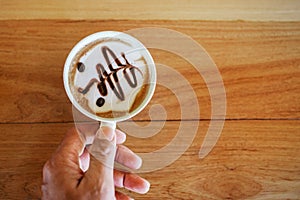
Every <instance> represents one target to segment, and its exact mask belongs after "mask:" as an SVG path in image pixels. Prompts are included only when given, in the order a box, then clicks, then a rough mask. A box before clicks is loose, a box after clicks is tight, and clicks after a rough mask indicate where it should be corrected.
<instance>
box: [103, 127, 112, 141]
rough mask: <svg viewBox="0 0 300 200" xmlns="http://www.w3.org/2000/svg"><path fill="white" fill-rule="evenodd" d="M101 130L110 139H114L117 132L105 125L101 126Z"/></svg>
mask: <svg viewBox="0 0 300 200" xmlns="http://www.w3.org/2000/svg"><path fill="white" fill-rule="evenodd" d="M101 131H102V134H103V135H104V136H105V137H106V139H107V140H108V141H112V140H113V139H114V137H115V132H114V131H113V129H111V128H109V127H106V126H103V127H101Z"/></svg>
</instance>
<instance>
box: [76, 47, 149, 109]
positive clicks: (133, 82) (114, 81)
mask: <svg viewBox="0 0 300 200" xmlns="http://www.w3.org/2000/svg"><path fill="white" fill-rule="evenodd" d="M101 50H102V53H103V55H104V58H105V61H106V64H107V66H108V68H109V70H110V73H108V72H107V71H106V70H105V68H104V66H103V65H102V64H101V63H99V64H97V65H96V71H97V74H98V76H99V79H96V78H93V79H91V80H90V81H89V83H88V85H87V86H86V87H85V88H84V89H83V88H78V91H79V92H80V93H82V94H86V93H87V92H89V90H90V88H91V87H92V86H93V85H94V84H97V88H98V90H99V93H100V94H101V95H102V96H107V85H106V84H107V83H108V84H109V86H110V89H111V90H112V91H113V92H114V93H115V95H116V96H117V97H118V99H119V100H121V101H124V100H125V95H124V92H123V89H122V86H121V85H120V81H119V77H118V71H120V70H122V74H119V75H123V77H124V78H125V79H126V81H127V83H128V84H129V85H130V87H132V88H135V87H136V86H137V78H136V74H135V73H136V71H137V72H139V73H140V74H141V75H143V74H142V72H141V70H140V69H139V68H138V67H135V66H133V65H132V64H130V63H129V61H128V60H127V59H126V57H125V54H124V53H122V57H123V59H124V60H125V64H122V63H121V61H120V60H119V59H118V58H117V56H116V55H115V53H114V52H113V51H112V50H111V49H110V48H108V47H107V46H104V47H102V49H101ZM108 53H109V54H110V55H111V57H112V58H113V60H114V62H115V63H116V64H117V66H118V68H113V66H112V64H111V61H110V60H109V55H108ZM77 66H78V67H77V69H78V71H79V72H83V71H84V68H85V66H84V64H83V63H78V65H77ZM104 103H105V100H104V99H103V98H102V97H100V98H99V99H98V100H97V101H96V105H97V106H99V107H102V106H103V104H104Z"/></svg>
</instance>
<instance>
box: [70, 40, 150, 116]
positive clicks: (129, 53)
mask: <svg viewBox="0 0 300 200" xmlns="http://www.w3.org/2000/svg"><path fill="white" fill-rule="evenodd" d="M142 51H143V50H142V49H135V48H134V47H133V46H131V45H130V44H127V43H125V42H120V41H101V42H99V43H98V44H96V45H94V46H92V47H91V49H89V50H88V51H87V52H85V53H84V54H83V55H82V56H81V57H80V58H79V59H78V60H77V61H76V62H80V63H83V65H84V67H83V68H81V70H78V69H76V70H75V74H74V78H73V80H72V81H73V85H74V88H75V91H77V92H78V95H76V96H77V97H79V98H85V99H86V102H87V105H88V107H89V109H90V110H91V111H92V112H94V113H97V114H101V113H107V112H128V111H129V110H130V108H131V107H132V106H133V104H134V102H135V99H136V97H137V94H138V93H139V92H140V90H141V89H142V86H143V85H144V84H145V83H146V80H145V79H146V78H147V76H148V74H147V73H148V69H147V65H146V63H145V59H144V57H143V54H142ZM103 52H106V54H107V57H106V56H105V53H103ZM111 52H113V54H115V56H116V57H117V60H119V61H120V63H118V62H116V60H114V58H113V56H112V54H111ZM105 57H106V58H108V59H109V62H108V63H107V61H106V59H105ZM73 64H75V63H73ZM109 64H111V69H113V71H112V70H111V69H110V67H109ZM118 64H119V65H118ZM120 64H121V65H120ZM74 66H75V67H76V64H75V65H74ZM97 66H98V67H97ZM100 66H102V67H100ZM115 70H116V71H115ZM126 76H127V79H126ZM134 76H135V77H134ZM135 78H136V79H135ZM101 79H102V80H101ZM116 80H118V81H116ZM101 82H102V86H103V87H102V89H101V87H100V90H99V84H100V83H101ZM118 83H119V87H118ZM112 87H115V88H116V90H115V91H114V90H113V89H112ZM103 88H104V89H105V88H106V92H105V90H103ZM87 89H88V90H87ZM120 89H121V90H120ZM101 91H102V94H101ZM103 91H104V92H103ZM122 97H124V98H122ZM99 99H100V100H101V101H100V102H101V104H100V105H99ZM97 100H98V105H97ZM103 100H104V101H103ZM103 102H104V103H103ZM102 103H103V104H102Z"/></svg>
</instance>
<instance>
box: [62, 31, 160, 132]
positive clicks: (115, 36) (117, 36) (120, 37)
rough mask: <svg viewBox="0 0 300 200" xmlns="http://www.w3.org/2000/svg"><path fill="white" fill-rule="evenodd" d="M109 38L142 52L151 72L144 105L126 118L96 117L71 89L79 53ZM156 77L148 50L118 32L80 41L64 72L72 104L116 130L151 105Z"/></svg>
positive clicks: (89, 116)
mask: <svg viewBox="0 0 300 200" xmlns="http://www.w3.org/2000/svg"><path fill="white" fill-rule="evenodd" d="M109 38H112V39H118V40H121V41H124V42H126V43H129V44H131V45H132V47H133V49H132V50H141V54H142V56H143V57H144V59H145V61H146V64H147V66H148V72H149V80H147V83H148V84H149V88H148V90H147V94H146V95H145V98H144V100H143V101H142V103H141V104H140V105H139V106H138V107H137V108H136V109H134V110H133V111H131V112H130V113H127V114H126V115H124V116H120V117H115V118H104V117H101V116H98V115H96V114H95V113H91V112H89V111H87V110H86V109H85V108H83V107H82V106H81V105H80V104H79V103H78V102H77V101H76V98H74V96H73V94H72V92H71V88H70V84H69V72H70V70H71V69H72V62H73V60H74V59H75V57H76V55H77V53H78V52H80V51H82V50H83V49H84V48H86V46H88V45H89V44H91V43H93V42H95V41H98V40H101V39H109ZM156 77H157V76H156V68H155V64H154V61H153V59H152V56H151V55H150V53H149V51H148V50H147V48H146V47H145V46H144V45H143V44H142V43H141V42H140V41H138V40H137V39H136V38H134V37H132V36H130V35H128V34H125V33H122V32H116V31H104V32H98V33H94V34H92V35H89V36H87V37H85V38H84V39H82V40H81V41H79V42H78V43H77V44H76V45H75V46H74V47H73V49H72V50H71V52H70V53H69V55H68V57H67V59H66V62H65V65H64V72H63V80H64V87H65V90H66V93H67V95H68V97H69V99H70V101H71V102H72V104H73V106H74V107H75V108H76V109H77V110H78V111H79V112H80V113H82V114H84V115H85V116H87V117H88V118H90V119H92V120H95V121H101V126H103V125H105V126H110V127H112V128H115V126H116V123H117V122H119V121H124V120H127V119H130V118H132V117H133V116H135V115H137V114H138V113H139V112H140V111H142V110H143V109H144V108H145V106H146V105H147V104H148V103H149V101H150V99H151V98H152V96H153V93H154V90H155V86H156ZM74 121H75V122H76V119H74Z"/></svg>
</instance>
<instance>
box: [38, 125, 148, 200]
mask: <svg viewBox="0 0 300 200" xmlns="http://www.w3.org/2000/svg"><path fill="white" fill-rule="evenodd" d="M88 138H89V139H88ZM87 140H90V137H85V136H83V137H82V135H80V134H78V132H77V131H76V129H75V128H73V129H71V130H70V131H68V133H67V134H66V136H65V138H64V139H63V141H62V143H61V145H60V146H59V147H58V149H57V150H56V151H55V153H54V154H53V156H52V158H51V159H50V160H48V161H47V162H46V164H45V166H44V169H43V185H42V193H43V195H42V198H43V199H101V200H102V199H103V200H106V199H109V200H111V199H117V200H121V199H131V198H130V197H128V196H127V195H125V194H122V193H120V192H118V191H115V187H121V188H122V187H125V188H126V189H128V190H130V191H133V192H137V193H141V194H143V193H146V192H147V191H148V190H149V187H150V184H149V182H148V181H146V180H145V179H143V178H141V177H139V176H137V175H135V174H132V173H126V172H122V171H119V170H115V169H113V161H114V160H115V161H116V162H119V163H120V164H122V165H124V166H126V167H128V168H131V169H137V168H139V167H140V166H141V164H142V163H141V159H140V158H139V157H138V156H137V155H136V154H134V153H133V152H132V151H131V150H130V149H128V148H127V147H125V146H123V145H121V144H122V143H124V142H125V140H126V135H125V134H124V133H123V132H121V131H119V130H116V131H112V129H110V128H108V127H102V128H101V129H99V131H98V132H97V135H96V137H95V138H93V145H91V146H90V147H89V151H88V150H87V148H85V146H86V144H87V143H88V141H87ZM95 144H97V145H95ZM99 145H100V146H101V147H99ZM89 152H91V154H90V153H89ZM95 156H96V157H97V159H96V158H95ZM99 160H100V161H101V162H99Z"/></svg>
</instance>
